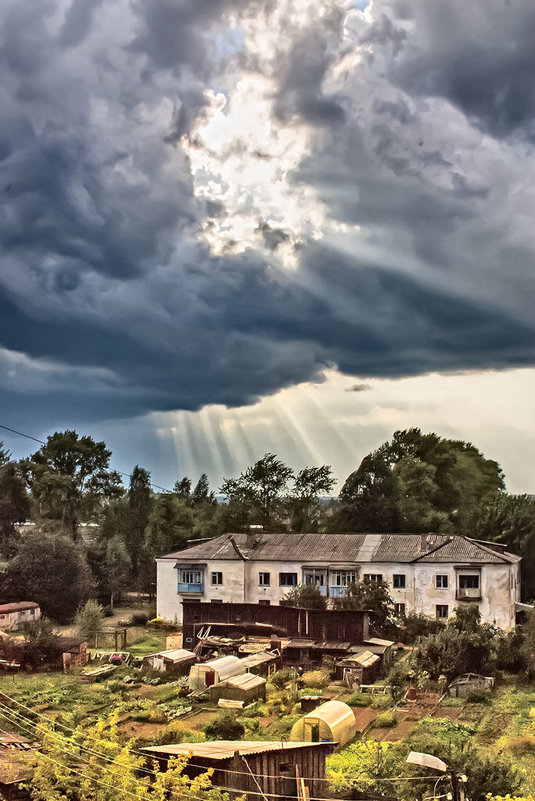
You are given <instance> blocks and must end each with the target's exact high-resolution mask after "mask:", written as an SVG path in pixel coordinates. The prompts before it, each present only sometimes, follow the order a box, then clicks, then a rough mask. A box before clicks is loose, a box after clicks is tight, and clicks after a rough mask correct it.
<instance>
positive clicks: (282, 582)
mask: <svg viewBox="0 0 535 801" xmlns="http://www.w3.org/2000/svg"><path fill="white" fill-rule="evenodd" d="M279 587H297V573H279Z"/></svg>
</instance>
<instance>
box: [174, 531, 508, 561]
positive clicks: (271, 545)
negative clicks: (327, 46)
mask: <svg viewBox="0 0 535 801" xmlns="http://www.w3.org/2000/svg"><path fill="white" fill-rule="evenodd" d="M160 558H162V559H180V561H181V563H182V564H192V563H195V562H197V563H198V562H200V561H201V560H205V561H206V560H210V559H218V560H228V559H230V560H233V561H240V560H251V561H274V562H305V563H308V564H312V563H314V562H324V563H328V564H329V567H330V568H331V569H336V567H337V566H338V567H339V569H344V568H347V566H348V565H351V564H359V563H367V562H376V563H389V562H396V563H399V562H405V563H410V562H416V561H419V562H424V561H425V562H479V563H482V564H488V563H491V564H492V563H495V564H500V563H502V564H503V563H510V562H516V561H518V560H519V557H517V556H514V555H513V554H509V553H499V552H498V551H497V550H493V549H492V548H490V547H488V546H485V545H481V544H480V543H477V542H475V541H474V540H471V539H469V538H467V537H461V536H458V535H446V534H306V533H305V534H297V533H293V532H289V533H271V532H266V531H258V532H256V531H255V532H253V533H245V532H241V533H236V534H222V535H221V536H220V537H215V538H214V539H212V540H207V541H206V542H201V543H199V544H197V545H194V546H192V547H191V548H185V549H184V550H182V551H176V552H174V553H171V554H166V555H165V556H162V557H160Z"/></svg>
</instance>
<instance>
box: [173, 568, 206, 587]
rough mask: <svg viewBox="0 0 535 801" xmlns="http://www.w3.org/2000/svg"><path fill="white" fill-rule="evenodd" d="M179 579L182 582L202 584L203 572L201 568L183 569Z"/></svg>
mask: <svg viewBox="0 0 535 801" xmlns="http://www.w3.org/2000/svg"><path fill="white" fill-rule="evenodd" d="M179 581H180V583H181V584H201V582H202V573H201V571H200V570H181V571H180V579H179Z"/></svg>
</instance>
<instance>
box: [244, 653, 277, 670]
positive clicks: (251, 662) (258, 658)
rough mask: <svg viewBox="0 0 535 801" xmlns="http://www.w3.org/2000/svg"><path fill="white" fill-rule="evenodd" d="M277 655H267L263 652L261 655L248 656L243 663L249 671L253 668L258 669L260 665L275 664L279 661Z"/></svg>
mask: <svg viewBox="0 0 535 801" xmlns="http://www.w3.org/2000/svg"><path fill="white" fill-rule="evenodd" d="M277 658H278V657H277V655H276V654H272V653H266V652H265V651H262V653H260V654H251V655H250V656H246V657H245V659H242V660H241V661H242V662H243V664H244V665H245V667H246V668H247V669H249V668H252V667H257V666H258V665H262V664H264V663H265V662H274V661H275V660H276V659H277Z"/></svg>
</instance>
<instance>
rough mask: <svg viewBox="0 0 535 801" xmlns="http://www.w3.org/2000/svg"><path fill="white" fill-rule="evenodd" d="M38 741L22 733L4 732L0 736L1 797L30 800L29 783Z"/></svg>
mask: <svg viewBox="0 0 535 801" xmlns="http://www.w3.org/2000/svg"><path fill="white" fill-rule="evenodd" d="M37 748H38V745H37V743H33V742H31V741H30V740H27V739H26V737H22V736H21V735H20V734H15V733H12V732H7V731H5V732H3V733H2V736H1V737H0V798H2V799H6V801H30V798H31V796H30V791H29V789H28V788H27V783H28V782H29V781H30V780H31V778H32V776H33V772H34V767H35V752H36V750H37Z"/></svg>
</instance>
